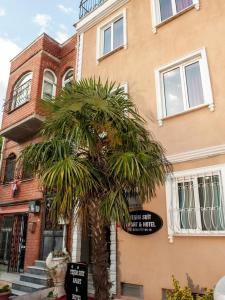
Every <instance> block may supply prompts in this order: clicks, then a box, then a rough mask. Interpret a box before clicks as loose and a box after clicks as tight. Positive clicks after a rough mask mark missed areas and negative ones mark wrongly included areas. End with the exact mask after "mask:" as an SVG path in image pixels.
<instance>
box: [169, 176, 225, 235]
mask: <svg viewBox="0 0 225 300" xmlns="http://www.w3.org/2000/svg"><path fill="white" fill-rule="evenodd" d="M170 188H171V195H170V196H169V195H167V196H169V208H168V209H169V218H170V224H169V225H170V230H172V232H173V233H213V232H214V233H221V232H223V231H225V220H224V195H223V186H222V174H221V171H213V172H206V173H199V174H196V175H188V176H183V177H174V178H173V177H172V178H171V181H170Z"/></svg>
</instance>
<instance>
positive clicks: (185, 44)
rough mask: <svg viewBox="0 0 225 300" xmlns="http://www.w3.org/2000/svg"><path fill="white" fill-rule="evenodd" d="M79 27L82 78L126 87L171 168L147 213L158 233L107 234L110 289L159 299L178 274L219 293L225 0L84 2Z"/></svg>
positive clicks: (224, 182)
mask: <svg viewBox="0 0 225 300" xmlns="http://www.w3.org/2000/svg"><path fill="white" fill-rule="evenodd" d="M76 29H77V33H78V42H79V44H78V56H77V74H76V76H77V79H80V78H85V77H90V76H96V77H98V76H100V77H101V78H102V79H107V78H109V79H110V80H112V81H116V82H117V83H118V84H123V85H124V86H125V87H126V88H127V91H128V93H129V95H130V96H131V98H132V99H133V101H134V102H135V103H136V105H137V106H138V108H139V111H140V112H141V114H142V115H143V116H144V118H145V119H146V120H147V126H148V128H149V130H151V131H152V132H153V134H154V136H155V137H156V138H157V140H159V141H160V142H161V143H162V145H163V146H164V147H165V149H166V151H167V156H168V159H169V160H170V161H171V162H172V163H173V165H174V174H173V175H172V176H168V180H167V182H166V185H165V186H164V187H162V188H161V189H159V190H158V192H157V197H156V198H155V199H152V201H151V203H150V204H148V205H146V207H144V208H145V209H147V210H149V211H152V212H154V213H156V214H158V215H159V216H161V218H162V219H163V222H164V225H163V227H162V229H161V230H160V231H158V232H156V233H154V234H152V235H146V236H134V235H130V234H128V233H126V232H125V231H123V230H122V229H117V233H116V231H115V228H114V230H112V232H111V279H112V281H113V284H114V285H113V289H112V290H113V293H117V299H127V300H128V299H129V300H131V299H145V300H161V299H163V291H164V290H165V289H168V288H171V287H172V286H171V276H172V274H174V275H175V277H176V278H177V279H178V280H179V281H180V282H181V284H182V285H185V284H187V280H188V282H189V284H191V287H192V289H193V292H195V291H198V290H199V288H203V287H209V288H213V287H214V285H215V284H216V283H217V281H218V280H219V279H220V278H221V277H222V276H223V275H224V274H225V250H224V249H225V222H224V214H225V194H224V193H225V130H224V127H225V121H224V120H225V51H224V50H223V46H224V45H223V44H224V41H223V38H224V36H225V1H224V0H106V1H100V0H95V1H94V0H92V1H91V0H86V1H81V6H80V20H79V21H78V23H77V24H76ZM112 228H113V226H112ZM79 234H80V232H79V229H78V228H76V229H75V231H74V239H73V258H74V259H76V260H79V256H80V251H81V246H80V242H79ZM90 291H91V290H90Z"/></svg>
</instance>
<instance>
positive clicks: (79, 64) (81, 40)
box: [75, 33, 84, 81]
mask: <svg viewBox="0 0 225 300" xmlns="http://www.w3.org/2000/svg"><path fill="white" fill-rule="evenodd" d="M77 40H78V47H77V60H76V76H75V77H76V80H77V81H79V80H81V76H82V63H83V44H84V34H83V33H81V34H79V35H78V37H77Z"/></svg>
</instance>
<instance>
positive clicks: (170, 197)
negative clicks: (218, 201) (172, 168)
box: [166, 164, 225, 242]
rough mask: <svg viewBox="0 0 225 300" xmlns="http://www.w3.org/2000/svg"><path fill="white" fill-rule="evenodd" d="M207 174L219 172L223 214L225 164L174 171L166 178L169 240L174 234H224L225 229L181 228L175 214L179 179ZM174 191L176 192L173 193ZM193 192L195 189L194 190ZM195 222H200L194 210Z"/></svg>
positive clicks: (177, 204)
mask: <svg viewBox="0 0 225 300" xmlns="http://www.w3.org/2000/svg"><path fill="white" fill-rule="evenodd" d="M207 174H209V175H210V174H219V176H220V185H221V186H220V188H221V193H222V206H223V213H224V216H225V194H224V191H225V164H221V165H213V166H208V167H203V168H196V169H189V170H184V171H178V172H174V173H173V174H169V175H168V176H167V180H166V204H167V226H168V238H169V241H170V242H173V238H174V236H225V230H218V231H216V230H213V231H206V230H199V229H181V228H180V221H179V216H177V212H176V209H177V208H178V207H179V203H178V202H177V199H178V195H177V193H178V191H177V187H176V184H177V182H179V179H184V178H185V177H187V178H188V177H192V178H193V179H194V180H195V179H196V180H197V178H198V177H200V176H207ZM175 193H176V194H175ZM194 193H195V190H194ZM195 201H197V202H196V204H195V207H196V209H198V208H199V201H198V195H196V194H195ZM196 221H197V224H199V222H201V220H200V214H199V215H198V211H197V212H196Z"/></svg>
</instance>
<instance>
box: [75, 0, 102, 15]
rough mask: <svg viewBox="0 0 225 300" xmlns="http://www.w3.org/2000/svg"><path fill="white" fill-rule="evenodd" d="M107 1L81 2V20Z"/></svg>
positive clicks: (88, 0) (89, 0)
mask: <svg viewBox="0 0 225 300" xmlns="http://www.w3.org/2000/svg"><path fill="white" fill-rule="evenodd" d="M106 1H107V0H81V2H80V14H79V18H80V19H81V18H83V17H85V16H86V15H87V14H89V13H90V12H92V11H93V10H95V9H96V8H97V7H99V6H100V5H102V4H103V3H104V2H106Z"/></svg>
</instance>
